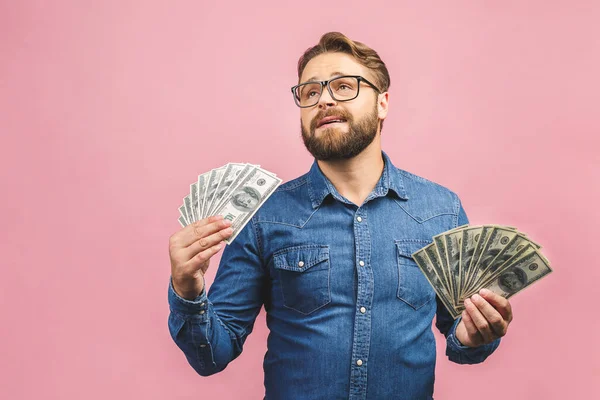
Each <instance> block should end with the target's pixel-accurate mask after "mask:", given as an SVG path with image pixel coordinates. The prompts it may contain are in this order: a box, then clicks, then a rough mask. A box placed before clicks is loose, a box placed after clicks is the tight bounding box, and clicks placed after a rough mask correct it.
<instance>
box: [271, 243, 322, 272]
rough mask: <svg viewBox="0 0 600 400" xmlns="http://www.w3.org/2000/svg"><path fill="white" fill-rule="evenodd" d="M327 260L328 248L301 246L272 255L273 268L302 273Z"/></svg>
mask: <svg viewBox="0 0 600 400" xmlns="http://www.w3.org/2000/svg"><path fill="white" fill-rule="evenodd" d="M327 259H329V246H326V245H316V244H315V245H302V246H293V247H288V248H286V249H283V250H279V251H277V252H276V253H274V254H273V260H274V264H275V268H278V269H285V270H288V271H296V272H303V271H306V270H307V269H308V268H310V267H312V266H313V265H315V264H318V263H320V262H321V261H325V260H327Z"/></svg>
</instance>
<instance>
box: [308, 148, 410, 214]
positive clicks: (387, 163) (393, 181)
mask: <svg viewBox="0 0 600 400" xmlns="http://www.w3.org/2000/svg"><path fill="white" fill-rule="evenodd" d="M381 155H382V157H383V161H384V167H383V173H382V174H381V177H380V178H379V181H378V182H377V185H376V186H375V188H374V189H373V192H374V194H375V196H376V197H381V196H386V195H387V194H388V192H389V190H392V191H393V192H394V193H395V194H396V195H397V196H398V197H400V198H401V199H404V200H408V195H407V193H406V189H405V188H404V180H403V179H402V175H401V174H400V172H399V171H398V169H397V168H396V167H395V166H394V165H393V164H392V161H391V160H390V158H389V157H388V155H387V154H386V153H385V152H384V151H382V152H381ZM308 193H309V196H310V200H311V202H312V206H313V208H317V207H318V206H320V205H321V203H322V202H323V200H324V199H325V197H327V195H328V194H331V195H334V194H335V193H337V192H336V189H335V187H334V186H333V184H332V183H331V181H330V180H329V179H328V178H327V177H326V176H325V175H324V174H323V172H322V171H321V168H319V164H318V163H317V160H315V161H314V162H313V164H312V167H311V168H310V171H309V172H308Z"/></svg>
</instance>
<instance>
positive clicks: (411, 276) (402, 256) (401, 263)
mask: <svg viewBox="0 0 600 400" xmlns="http://www.w3.org/2000/svg"><path fill="white" fill-rule="evenodd" d="M395 243H396V249H397V250H398V298H399V299H400V300H402V301H403V302H405V303H406V304H408V305H409V306H411V307H412V308H414V309H415V310H417V309H419V308H421V307H423V306H424V305H425V304H427V303H429V302H430V301H431V300H433V299H434V298H435V291H434V290H433V288H432V287H431V285H430V284H429V281H428V280H427V278H426V277H425V275H424V274H423V272H421V269H420V268H419V266H418V265H417V263H416V262H415V260H413V258H412V257H411V254H412V253H414V252H415V251H417V250H419V249H421V248H423V247H425V246H427V245H428V244H429V243H431V242H430V241H427V240H421V239H400V240H395Z"/></svg>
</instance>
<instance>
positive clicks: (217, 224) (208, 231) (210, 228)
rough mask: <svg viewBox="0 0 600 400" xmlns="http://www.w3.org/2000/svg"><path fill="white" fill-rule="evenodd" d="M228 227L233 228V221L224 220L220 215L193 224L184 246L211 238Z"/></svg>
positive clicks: (186, 233)
mask: <svg viewBox="0 0 600 400" xmlns="http://www.w3.org/2000/svg"><path fill="white" fill-rule="evenodd" d="M228 226H231V221H229V220H226V219H223V217H222V216H220V215H217V216H214V217H210V218H205V219H204V220H200V221H196V222H194V223H193V224H191V225H190V226H189V227H190V229H189V230H188V231H187V232H185V234H184V238H183V239H182V244H183V245H184V247H188V246H190V245H192V243H194V242H196V241H197V240H199V239H202V238H204V237H207V236H210V235H212V234H213V233H215V232H218V231H220V230H221V229H223V228H227V227H228Z"/></svg>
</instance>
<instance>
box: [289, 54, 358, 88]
mask: <svg viewBox="0 0 600 400" xmlns="http://www.w3.org/2000/svg"><path fill="white" fill-rule="evenodd" d="M340 74H343V75H362V76H364V77H365V78H367V79H369V77H370V76H369V72H368V70H367V68H366V67H364V66H362V65H361V64H359V63H358V62H357V61H356V60H355V59H354V57H352V56H351V55H350V54H345V53H324V54H320V55H318V56H316V57H315V58H313V59H312V60H310V61H309V62H308V64H306V67H305V68H304V71H302V77H301V78H300V82H306V81H309V80H310V81H312V80H326V79H329V78H331V77H332V76H333V75H340Z"/></svg>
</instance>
